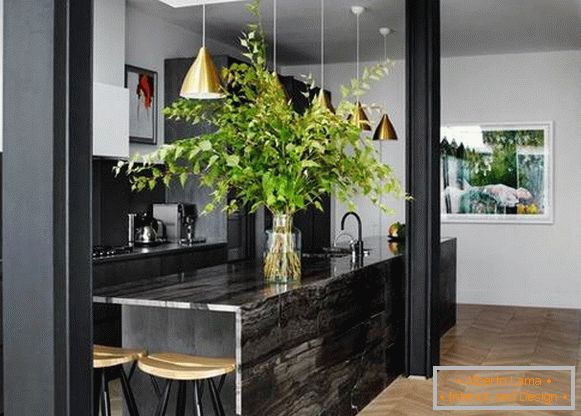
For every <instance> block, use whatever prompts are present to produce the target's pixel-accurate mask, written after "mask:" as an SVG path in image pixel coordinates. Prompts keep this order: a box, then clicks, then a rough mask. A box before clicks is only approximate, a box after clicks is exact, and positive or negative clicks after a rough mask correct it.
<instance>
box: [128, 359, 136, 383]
mask: <svg viewBox="0 0 581 416" xmlns="http://www.w3.org/2000/svg"><path fill="white" fill-rule="evenodd" d="M136 368H137V361H133V364H131V369H130V370H129V374H128V375H127V380H129V381H131V379H132V378H133V374H134V373H135V369H136Z"/></svg>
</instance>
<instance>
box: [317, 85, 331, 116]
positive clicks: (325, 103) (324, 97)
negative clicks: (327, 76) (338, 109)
mask: <svg viewBox="0 0 581 416" xmlns="http://www.w3.org/2000/svg"><path fill="white" fill-rule="evenodd" d="M316 100H317V102H318V103H319V105H320V106H321V107H322V108H326V109H327V110H329V111H330V112H331V113H333V114H335V107H333V103H332V102H331V100H330V99H329V94H327V93H326V92H325V90H323V89H321V91H319V94H317V98H316Z"/></svg>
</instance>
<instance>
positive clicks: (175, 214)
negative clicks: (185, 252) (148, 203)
mask: <svg viewBox="0 0 581 416" xmlns="http://www.w3.org/2000/svg"><path fill="white" fill-rule="evenodd" d="M153 216H154V217H155V218H158V219H160V220H162V221H163V222H164V224H165V227H166V235H167V238H168V240H169V241H171V242H175V243H180V244H183V245H192V244H198V243H203V242H205V241H206V239H205V238H203V237H196V222H197V220H198V209H197V207H196V205H195V204H186V203H179V204H154V205H153Z"/></svg>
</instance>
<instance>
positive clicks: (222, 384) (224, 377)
mask: <svg viewBox="0 0 581 416" xmlns="http://www.w3.org/2000/svg"><path fill="white" fill-rule="evenodd" d="M225 381H226V374H224V375H223V376H222V377H220V383H219V384H218V393H222V387H224V382H225Z"/></svg>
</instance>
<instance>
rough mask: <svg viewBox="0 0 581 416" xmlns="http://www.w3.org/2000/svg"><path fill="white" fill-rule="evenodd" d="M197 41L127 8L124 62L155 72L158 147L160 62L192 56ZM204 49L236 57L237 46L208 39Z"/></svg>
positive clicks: (138, 149) (141, 149)
mask: <svg viewBox="0 0 581 416" xmlns="http://www.w3.org/2000/svg"><path fill="white" fill-rule="evenodd" d="M200 13H201V8H200ZM201 42H202V40H201V36H200V35H198V34H196V33H194V32H191V31H188V30H186V29H183V28H182V27H179V26H176V25H172V24H170V23H168V22H166V21H164V20H162V19H160V18H157V17H155V16H150V15H148V14H145V13H143V12H141V11H138V10H136V9H134V8H132V7H131V6H128V7H127V13H126V32H125V51H126V52H125V62H126V63H127V64H128V65H133V66H137V67H141V68H146V69H149V70H152V71H156V72H157V76H158V85H159V90H158V106H159V111H158V123H157V130H158V140H157V142H158V145H161V144H163V142H164V132H163V114H162V109H163V108H164V106H165V103H164V102H163V97H164V85H163V79H164V61H165V59H170V58H185V57H191V56H195V55H196V54H197V53H198V49H199V48H200V46H201ZM208 48H209V49H210V52H211V53H212V54H214V55H221V54H228V55H231V56H235V57H239V55H240V52H239V50H240V49H239V48H238V45H233V46H228V45H224V44H222V43H217V42H214V41H212V40H210V39H208ZM167 104H170V103H167ZM155 149H156V147H155V146H151V145H143V144H137V143H132V144H131V148H130V150H131V154H135V153H140V154H147V153H150V152H152V151H154V150H155Z"/></svg>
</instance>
